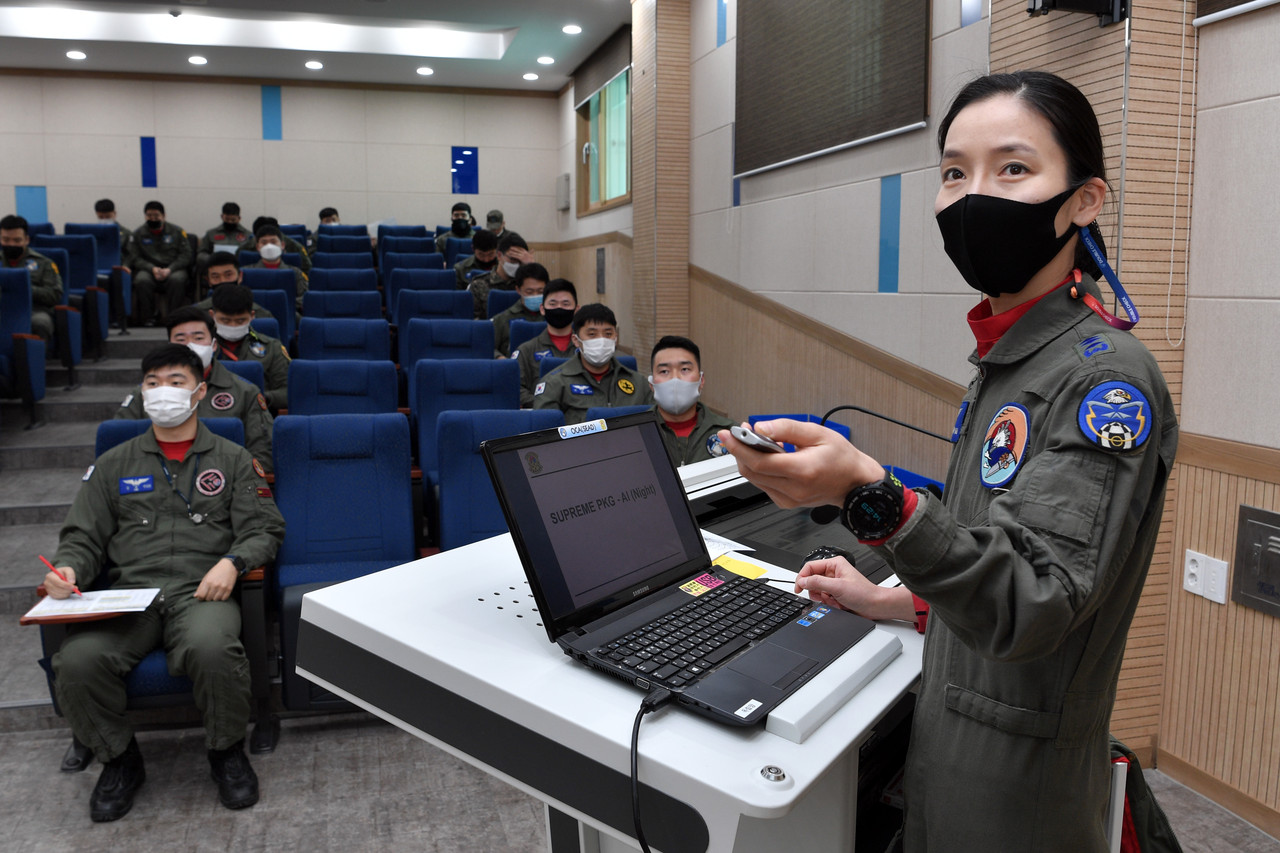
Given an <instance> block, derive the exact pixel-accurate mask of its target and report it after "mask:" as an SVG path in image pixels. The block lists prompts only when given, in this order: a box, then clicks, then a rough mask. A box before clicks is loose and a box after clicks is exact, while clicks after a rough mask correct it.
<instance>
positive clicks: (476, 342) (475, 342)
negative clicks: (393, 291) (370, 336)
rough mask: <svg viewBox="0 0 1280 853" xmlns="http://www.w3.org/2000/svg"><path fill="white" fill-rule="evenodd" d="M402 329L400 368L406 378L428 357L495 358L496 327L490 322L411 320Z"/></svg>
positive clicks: (400, 328)
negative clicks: (419, 362)
mask: <svg viewBox="0 0 1280 853" xmlns="http://www.w3.org/2000/svg"><path fill="white" fill-rule="evenodd" d="M399 330H400V348H399V352H400V368H401V369H402V370H403V371H404V372H405V375H406V376H409V375H412V373H413V365H414V364H415V363H416V362H418V361H420V360H421V359H424V358H436V359H449V358H484V359H490V360H492V359H493V342H494V338H493V324H492V323H490V322H489V321H488V320H430V319H422V318H410V319H409V321H408V322H407V323H405V324H404V325H402V326H400V327H399Z"/></svg>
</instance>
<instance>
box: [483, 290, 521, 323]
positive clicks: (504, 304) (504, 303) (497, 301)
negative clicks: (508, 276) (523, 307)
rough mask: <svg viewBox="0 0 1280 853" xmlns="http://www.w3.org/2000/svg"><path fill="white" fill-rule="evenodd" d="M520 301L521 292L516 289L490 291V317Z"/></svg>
mask: <svg viewBox="0 0 1280 853" xmlns="http://www.w3.org/2000/svg"><path fill="white" fill-rule="evenodd" d="M519 301H520V294H519V293H516V292H515V291H514V290H490V291H489V319H490V320H492V319H493V318H494V317H497V316H498V315H499V314H501V313H502V312H503V311H506V310H507V309H508V308H510V307H511V306H512V305H515V304H516V303H517V302H519Z"/></svg>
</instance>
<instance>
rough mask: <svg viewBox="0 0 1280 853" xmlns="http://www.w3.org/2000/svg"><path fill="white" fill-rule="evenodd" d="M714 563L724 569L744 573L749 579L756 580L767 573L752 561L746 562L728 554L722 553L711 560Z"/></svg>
mask: <svg viewBox="0 0 1280 853" xmlns="http://www.w3.org/2000/svg"><path fill="white" fill-rule="evenodd" d="M711 562H712V564H713V565H717V566H719V567H720V568H722V569H728V570H729V571H731V572H733V573H734V574H735V575H742V576H743V577H744V578H747V579H748V580H755V579H756V578H758V577H760V576H761V575H763V574H764V573H765V570H764V569H762V568H760V567H759V566H756V565H753V564H751V563H745V562H743V561H742V560H735V559H734V558H733V557H730V556H729V555H728V554H721V555H720V556H719V557H716V558H715V559H714V560H712V561H711Z"/></svg>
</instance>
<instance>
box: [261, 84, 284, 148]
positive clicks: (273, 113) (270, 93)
mask: <svg viewBox="0 0 1280 853" xmlns="http://www.w3.org/2000/svg"><path fill="white" fill-rule="evenodd" d="M262 138H263V139H284V109H283V108H282V106H281V101H280V87H279V86H263V87H262Z"/></svg>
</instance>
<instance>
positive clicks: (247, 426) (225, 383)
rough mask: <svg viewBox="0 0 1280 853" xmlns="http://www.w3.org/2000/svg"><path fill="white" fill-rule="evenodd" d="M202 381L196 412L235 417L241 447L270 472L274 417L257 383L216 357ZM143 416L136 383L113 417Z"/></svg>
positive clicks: (204, 414)
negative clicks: (241, 427) (205, 389)
mask: <svg viewBox="0 0 1280 853" xmlns="http://www.w3.org/2000/svg"><path fill="white" fill-rule="evenodd" d="M204 381H205V384H206V385H208V386H209V388H208V393H206V394H205V395H204V399H203V400H201V401H200V402H199V403H197V404H196V415H197V416H198V417H201V418H239V419H240V421H241V422H242V423H243V424H244V446H245V449H247V450H248V451H249V453H250V454H251V455H252V456H253V458H254V459H257V460H258V462H259V464H261V465H262V467H263V469H264V470H265V471H267V472H268V473H270V471H271V465H272V460H271V429H272V425H273V424H274V423H275V419H274V418H272V417H271V412H269V411H267V406H268V404H267V398H266V397H265V396H263V394H262V393H261V392H260V391H259V390H258V386H257V385H254V384H253V383H251V382H246V381H244V380H243V379H241V378H240V377H239V376H236V375H235V374H234V373H232V372H231V371H230V370H227V369H226V368H225V367H223V366H222V365H221V364H219V363H218V361H217V359H214V361H213V363H211V364H210V365H209V369H208V370H207V371H205V376H204ZM146 417H147V413H146V410H144V409H143V408H142V386H138V388H137V389H136V390H135V391H133V393H131V394H129V396H127V397H125V398H124V400H122V401H121V402H120V408H118V409H116V414H115V419H116V420H121V419H124V420H131V421H139V420H143V419H144V418H146Z"/></svg>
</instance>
